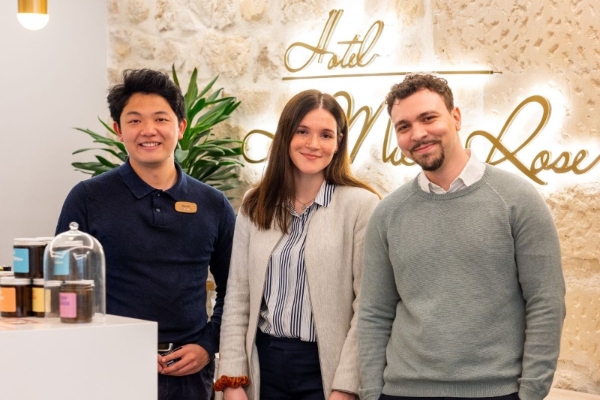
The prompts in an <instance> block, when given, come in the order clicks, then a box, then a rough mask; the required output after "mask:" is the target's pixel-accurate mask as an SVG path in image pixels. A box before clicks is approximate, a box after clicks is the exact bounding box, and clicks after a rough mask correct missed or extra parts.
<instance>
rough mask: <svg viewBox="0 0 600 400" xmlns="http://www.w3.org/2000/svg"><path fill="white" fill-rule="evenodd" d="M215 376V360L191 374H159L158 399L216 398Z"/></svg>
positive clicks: (200, 399)
mask: <svg viewBox="0 0 600 400" xmlns="http://www.w3.org/2000/svg"><path fill="white" fill-rule="evenodd" d="M214 376H215V360H211V361H210V362H209V363H208V365H207V366H206V367H204V368H203V369H201V370H200V371H199V372H196V373H195V374H191V375H185V376H169V375H161V374H158V400H211V399H213V398H214V391H213V383H214Z"/></svg>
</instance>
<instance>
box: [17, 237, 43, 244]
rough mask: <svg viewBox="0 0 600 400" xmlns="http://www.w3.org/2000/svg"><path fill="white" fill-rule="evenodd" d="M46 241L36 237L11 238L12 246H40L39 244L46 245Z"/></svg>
mask: <svg viewBox="0 0 600 400" xmlns="http://www.w3.org/2000/svg"><path fill="white" fill-rule="evenodd" d="M46 244H48V243H46V242H45V241H43V240H40V239H38V238H15V239H13V245H14V246H41V245H46Z"/></svg>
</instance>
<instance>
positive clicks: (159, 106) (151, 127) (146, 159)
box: [114, 93, 186, 170]
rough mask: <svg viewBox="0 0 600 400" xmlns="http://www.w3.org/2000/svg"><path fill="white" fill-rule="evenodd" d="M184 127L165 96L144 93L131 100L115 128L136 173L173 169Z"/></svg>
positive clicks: (183, 123) (184, 124) (184, 123)
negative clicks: (164, 167)
mask: <svg viewBox="0 0 600 400" xmlns="http://www.w3.org/2000/svg"><path fill="white" fill-rule="evenodd" d="M185 127H186V121H185V120H182V121H178V120H177V116H176V115H175V113H174V112H173V109H172V108H171V106H170V105H169V103H168V102H167V101H166V100H165V99H164V98H163V97H162V96H159V95H157V94H144V93H135V94H133V95H132V96H131V97H130V98H129V101H128V102H127V104H126V105H125V108H123V112H122V113H121V118H120V124H117V123H116V122H115V124H114V129H115V132H117V134H118V135H119V138H120V139H121V142H123V144H124V145H125V148H126V149H127V153H128V154H129V162H130V163H131V166H132V167H133V169H134V170H137V169H140V168H142V169H147V170H150V169H156V168H160V167H163V166H170V165H173V166H174V157H173V153H174V151H175V148H176V146H177V142H178V140H179V139H181V138H182V137H183V132H184V131H185Z"/></svg>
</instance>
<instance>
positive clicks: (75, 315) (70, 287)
mask: <svg viewBox="0 0 600 400" xmlns="http://www.w3.org/2000/svg"><path fill="white" fill-rule="evenodd" d="M69 228H70V229H69V230H68V231H66V232H63V233H61V234H59V235H57V236H56V237H55V238H54V239H53V240H52V241H51V242H50V244H48V246H46V250H45V252H44V291H45V307H44V308H45V312H46V317H47V318H56V317H60V320H61V322H64V323H74V324H76V323H85V322H92V321H101V322H102V321H104V317H105V315H106V292H105V272H104V270H105V263H104V250H103V249H102V245H101V244H100V242H98V240H96V239H95V238H94V237H93V236H91V235H89V234H87V233H85V232H81V231H80V230H78V228H79V225H78V224H77V223H76V222H71V224H70V225H69Z"/></svg>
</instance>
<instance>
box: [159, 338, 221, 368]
mask: <svg viewBox="0 0 600 400" xmlns="http://www.w3.org/2000/svg"><path fill="white" fill-rule="evenodd" d="M178 358H181V360H179V361H177V362H176V363H174V364H171V365H170V366H167V363H168V362H169V361H171V360H176V359H178ZM158 359H159V361H158V364H159V372H160V373H161V374H163V375H171V376H183V375H190V374H195V373H196V372H198V371H200V370H201V369H202V368H204V367H205V366H206V365H207V364H208V362H209V361H210V356H209V355H208V352H207V351H206V350H204V348H203V347H201V346H199V345H197V344H186V345H185V346H182V347H181V348H180V349H179V350H177V351H174V352H173V353H171V354H168V355H166V356H164V357H161V356H160V355H159V356H158ZM161 367H162V370H161V369H160V368H161Z"/></svg>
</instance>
